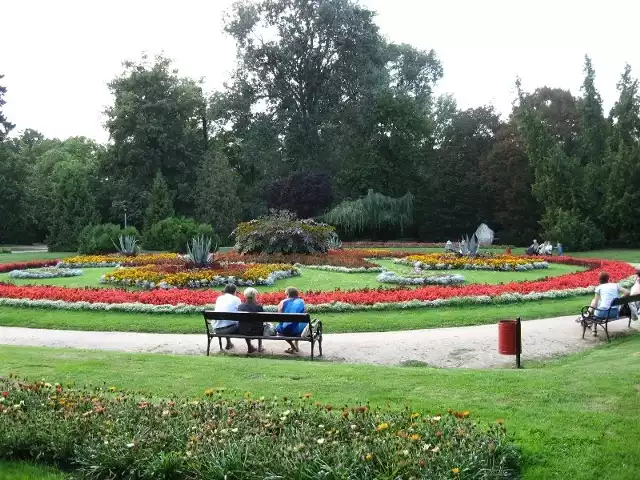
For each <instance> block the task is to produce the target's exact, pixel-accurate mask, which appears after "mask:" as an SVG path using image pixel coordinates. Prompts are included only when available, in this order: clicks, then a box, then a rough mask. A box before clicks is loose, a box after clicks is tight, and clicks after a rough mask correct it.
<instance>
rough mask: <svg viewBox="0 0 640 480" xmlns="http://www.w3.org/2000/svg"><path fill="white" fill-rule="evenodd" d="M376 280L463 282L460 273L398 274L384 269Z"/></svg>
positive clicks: (401, 282) (451, 283)
mask: <svg viewBox="0 0 640 480" xmlns="http://www.w3.org/2000/svg"><path fill="white" fill-rule="evenodd" d="M376 280H377V281H378V282H380V283H395V284H398V285H461V284H463V283H464V277H463V276H462V275H458V274H455V275H426V276H422V275H398V274H397V273H396V272H392V271H384V272H382V273H381V274H380V275H378V277H377V278H376Z"/></svg>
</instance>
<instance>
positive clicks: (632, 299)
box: [611, 294, 640, 307]
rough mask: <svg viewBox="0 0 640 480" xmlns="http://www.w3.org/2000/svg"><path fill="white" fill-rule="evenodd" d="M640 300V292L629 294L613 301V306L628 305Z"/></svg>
mask: <svg viewBox="0 0 640 480" xmlns="http://www.w3.org/2000/svg"><path fill="white" fill-rule="evenodd" d="M633 302H640V294H638V295H629V296H626V297H618V298H616V299H615V300H614V301H613V302H611V306H612V307H617V306H619V305H627V304H628V303H633Z"/></svg>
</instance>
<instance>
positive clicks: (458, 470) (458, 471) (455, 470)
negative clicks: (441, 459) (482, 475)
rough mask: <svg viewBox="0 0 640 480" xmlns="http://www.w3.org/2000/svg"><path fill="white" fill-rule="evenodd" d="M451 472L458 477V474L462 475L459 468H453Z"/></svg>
mask: <svg viewBox="0 0 640 480" xmlns="http://www.w3.org/2000/svg"><path fill="white" fill-rule="evenodd" d="M451 472H452V473H453V474H454V475H457V474H458V473H460V469H459V468H458V467H455V468H452V469H451Z"/></svg>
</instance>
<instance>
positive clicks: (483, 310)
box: [0, 295, 591, 334]
mask: <svg viewBox="0 0 640 480" xmlns="http://www.w3.org/2000/svg"><path fill="white" fill-rule="evenodd" d="M590 300H591V297H590V296H584V295H582V296H577V297H572V298H565V299H557V300H555V299H554V300H540V301H535V302H534V301H530V302H523V303H515V304H513V303H512V304H503V305H469V306H461V307H438V308H421V309H409V310H384V311H360V312H349V313H342V312H338V313H318V314H313V315H312V316H313V317H314V318H318V319H319V320H322V323H323V326H324V332H325V333H347V332H388V331H395V330H418V329H422V328H440V327H458V326H467V325H483V324H491V323H496V322H497V321H498V320H503V319H506V318H516V317H521V318H522V319H523V320H531V319H536V318H549V317H557V316H563V315H572V314H575V315H578V314H579V312H580V309H581V308H582V307H583V306H585V305H587V304H588V303H589V301H590ZM203 322H204V321H203V319H202V315H201V314H199V313H194V314H146V313H126V312H113V311H110V312H106V311H105V312H102V311H68V310H55V309H38V308H22V307H8V306H0V325H2V326H10V327H29V328H50V329H60V330H89V331H116V332H117V331H120V332H152V333H202V332H203V331H204V323H203ZM576 332H577V330H576ZM576 334H577V333H576Z"/></svg>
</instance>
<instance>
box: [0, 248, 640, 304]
mask: <svg viewBox="0 0 640 480" xmlns="http://www.w3.org/2000/svg"><path fill="white" fill-rule="evenodd" d="M549 260H550V261H552V262H557V263H563V264H570V265H578V266H583V267H587V268H588V269H589V270H586V271H582V272H575V273H570V274H566V275H560V276H557V277H552V278H543V279H539V280H534V281H526V282H511V283H505V284H499V285H479V284H471V285H464V286H425V287H418V288H415V289H409V288H398V289H383V288H381V289H361V290H349V291H343V290H334V291H332V292H304V293H303V298H304V300H305V302H306V304H307V309H308V311H309V312H332V311H334V312H340V311H352V310H354V311H355V310H390V309H405V308H421V307H438V306H443V305H463V304H489V303H512V302H521V301H527V300H540V299H543V298H565V297H571V296H575V295H584V294H587V293H592V292H593V290H594V288H595V285H597V284H598V273H599V271H600V270H606V271H608V272H609V274H610V275H611V281H613V282H620V281H621V280H624V279H626V278H627V277H630V276H632V275H634V273H635V269H634V267H632V266H631V265H629V264H628V263H625V262H618V261H609V260H596V259H578V258H567V257H553V258H552V259H549ZM219 295H220V292H217V291H214V290H188V289H172V290H152V291H140V292H126V291H123V290H116V289H107V288H64V287H54V286H48V285H28V286H17V285H12V284H2V283H0V305H13V306H22V307H42V308H61V309H74V310H119V311H131V312H151V313H166V312H174V313H185V312H199V311H201V310H202V308H203V307H209V306H212V305H213V304H215V301H216V299H217V298H218V296H219ZM260 300H261V301H262V302H263V303H264V304H265V305H266V307H265V309H266V310H267V311H274V310H275V308H276V305H277V304H278V302H279V301H280V300H282V294H281V293H279V292H276V293H263V294H261V295H260Z"/></svg>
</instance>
